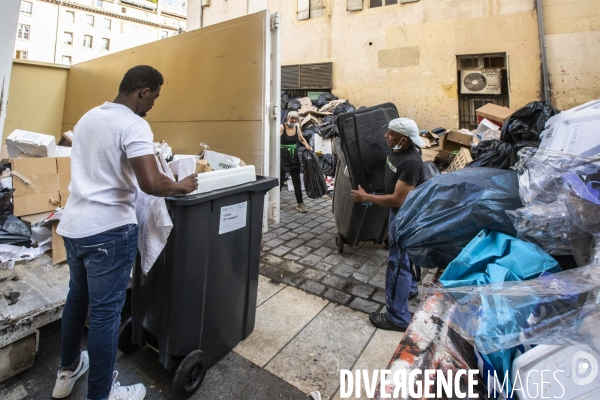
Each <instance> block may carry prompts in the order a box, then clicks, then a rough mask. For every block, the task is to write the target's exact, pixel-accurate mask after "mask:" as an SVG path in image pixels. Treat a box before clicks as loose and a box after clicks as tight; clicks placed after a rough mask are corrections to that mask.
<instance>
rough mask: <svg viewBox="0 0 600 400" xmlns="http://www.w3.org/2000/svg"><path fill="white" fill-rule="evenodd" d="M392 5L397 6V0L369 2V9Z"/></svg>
mask: <svg viewBox="0 0 600 400" xmlns="http://www.w3.org/2000/svg"><path fill="white" fill-rule="evenodd" d="M392 4H398V0H369V8H375V7H381V6H391V5H392Z"/></svg>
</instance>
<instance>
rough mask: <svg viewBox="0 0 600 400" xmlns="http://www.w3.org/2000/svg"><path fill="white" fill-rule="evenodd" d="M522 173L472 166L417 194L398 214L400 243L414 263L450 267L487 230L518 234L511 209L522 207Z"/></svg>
mask: <svg viewBox="0 0 600 400" xmlns="http://www.w3.org/2000/svg"><path fill="white" fill-rule="evenodd" d="M522 206H523V204H522V203H521V199H520V197H519V182H518V180H517V171H512V170H508V171H505V170H498V169H493V168H467V169H461V170H458V171H454V172H449V173H447V174H443V175H438V176H435V177H433V178H432V179H431V180H429V181H427V182H425V183H424V184H422V185H421V186H419V187H418V188H416V189H415V190H413V191H412V192H411V193H410V194H409V195H408V198H407V199H406V202H405V203H404V205H403V206H402V207H401V208H400V210H399V211H398V214H397V215H396V238H395V239H396V243H397V244H398V247H399V248H401V249H403V250H404V251H406V252H407V253H408V255H409V257H410V259H411V261H412V262H413V263H415V264H416V265H420V266H422V267H446V266H447V265H448V264H449V263H450V261H452V260H454V259H455V258H456V257H457V256H458V254H459V253H460V252H461V251H462V249H463V248H464V247H465V246H466V245H467V244H468V243H469V242H470V241H471V239H473V238H474V237H475V235H477V234H478V233H479V232H480V231H481V230H482V229H483V228H489V229H493V230H497V231H500V232H503V233H506V234H509V235H512V236H515V234H516V231H515V228H514V227H513V224H512V222H511V220H510V218H509V217H508V215H506V210H515V209H517V208H521V207H522Z"/></svg>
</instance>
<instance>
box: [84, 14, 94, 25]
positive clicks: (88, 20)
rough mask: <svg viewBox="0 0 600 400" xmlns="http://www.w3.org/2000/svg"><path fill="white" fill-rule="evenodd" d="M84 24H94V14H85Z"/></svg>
mask: <svg viewBox="0 0 600 400" xmlns="http://www.w3.org/2000/svg"><path fill="white" fill-rule="evenodd" d="M85 24H86V25H87V26H94V16H93V15H89V14H86V16H85Z"/></svg>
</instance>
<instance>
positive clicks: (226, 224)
mask: <svg viewBox="0 0 600 400" xmlns="http://www.w3.org/2000/svg"><path fill="white" fill-rule="evenodd" d="M247 209H248V202H247V201H245V202H243V203H239V204H234V205H232V206H227V207H221V221H220V223H219V235H222V234H223V233H227V232H231V231H235V230H236V229H240V228H243V227H245V226H246V210H247Z"/></svg>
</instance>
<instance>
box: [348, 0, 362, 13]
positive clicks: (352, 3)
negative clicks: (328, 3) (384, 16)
mask: <svg viewBox="0 0 600 400" xmlns="http://www.w3.org/2000/svg"><path fill="white" fill-rule="evenodd" d="M362 9H363V0H348V3H347V7H346V10H348V11H358V10H362Z"/></svg>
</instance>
